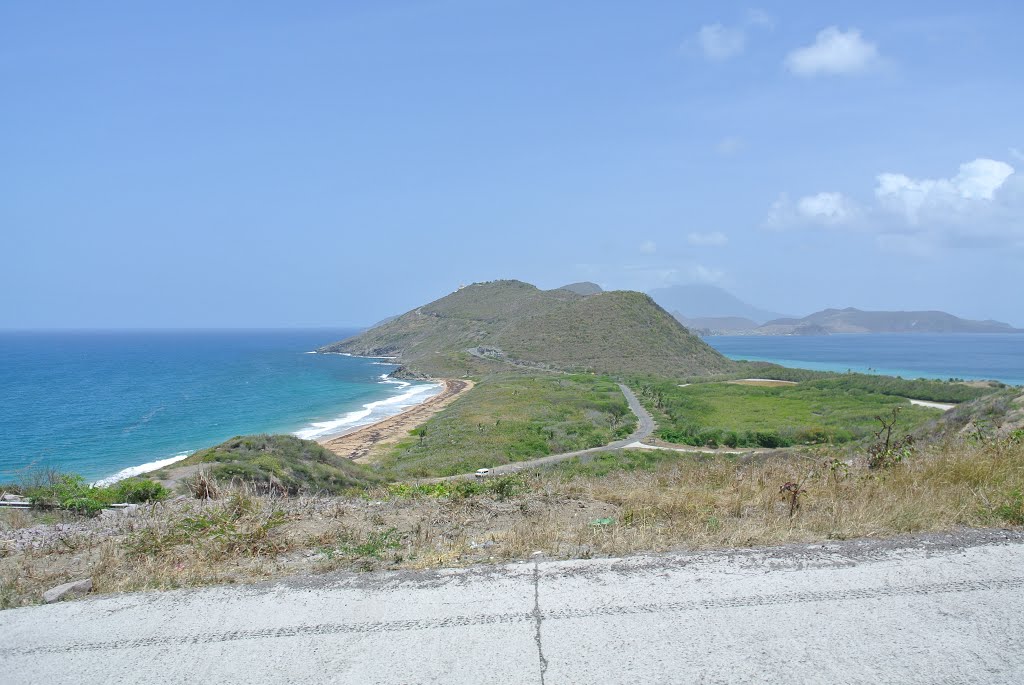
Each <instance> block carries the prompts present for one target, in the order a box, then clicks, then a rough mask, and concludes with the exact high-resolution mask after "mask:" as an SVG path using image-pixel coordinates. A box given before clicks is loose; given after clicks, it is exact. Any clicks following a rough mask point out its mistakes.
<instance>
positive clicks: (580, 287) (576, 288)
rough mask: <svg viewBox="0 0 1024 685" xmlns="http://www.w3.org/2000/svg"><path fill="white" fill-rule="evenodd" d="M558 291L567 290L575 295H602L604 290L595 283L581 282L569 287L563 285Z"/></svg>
mask: <svg viewBox="0 0 1024 685" xmlns="http://www.w3.org/2000/svg"><path fill="white" fill-rule="evenodd" d="M558 290H569V291H572V292H574V293H576V294H577V295H584V296H585V295H596V294H597V293H603V292H604V290H603V289H602V288H601V286H599V285H598V284H597V283H591V282H590V281H581V282H579V283H570V284H569V285H563V286H562V287H561V288H558Z"/></svg>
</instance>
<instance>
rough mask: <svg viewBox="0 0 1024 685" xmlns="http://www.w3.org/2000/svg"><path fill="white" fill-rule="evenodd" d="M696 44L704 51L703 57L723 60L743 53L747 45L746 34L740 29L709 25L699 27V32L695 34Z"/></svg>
mask: <svg viewBox="0 0 1024 685" xmlns="http://www.w3.org/2000/svg"><path fill="white" fill-rule="evenodd" d="M697 42H698V43H699V44H700V49H701V50H703V51H704V56H705V57H707V58H708V59H713V60H723V59H729V58H730V57H735V56H736V55H739V54H741V53H742V52H743V49H744V48H745V47H746V43H747V34H746V32H745V31H744V30H743V29H740V28H730V27H728V26H722V25H721V24H709V25H707V26H701V27H700V31H698V32H697Z"/></svg>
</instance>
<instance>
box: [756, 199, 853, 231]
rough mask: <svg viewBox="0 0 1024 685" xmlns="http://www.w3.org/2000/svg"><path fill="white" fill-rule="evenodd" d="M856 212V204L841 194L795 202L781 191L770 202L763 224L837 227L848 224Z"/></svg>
mask: <svg viewBox="0 0 1024 685" xmlns="http://www.w3.org/2000/svg"><path fill="white" fill-rule="evenodd" d="M858 214H859V211H858V208H857V205H856V204H855V203H854V202H853V201H852V200H850V199H849V198H848V197H846V196H845V195H843V194H842V193H837V192H827V193H818V194H816V195H806V196H804V197H801V198H800V199H799V200H797V201H796V202H795V203H794V202H792V201H790V199H789V196H788V195H786V194H785V193H783V194H782V195H780V196H779V198H778V199H777V200H775V202H773V203H772V206H771V209H770V210H769V211H768V219H767V221H766V222H765V225H766V226H767V227H769V228H775V229H786V228H800V227H806V226H812V225H817V226H840V225H844V224H852V223H853V222H854V220H855V219H856V218H857V216H858Z"/></svg>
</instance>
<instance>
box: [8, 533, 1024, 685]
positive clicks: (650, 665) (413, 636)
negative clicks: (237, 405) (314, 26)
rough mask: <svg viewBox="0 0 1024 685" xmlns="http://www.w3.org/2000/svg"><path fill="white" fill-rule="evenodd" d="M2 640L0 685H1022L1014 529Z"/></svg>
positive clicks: (224, 596)
mask: <svg viewBox="0 0 1024 685" xmlns="http://www.w3.org/2000/svg"><path fill="white" fill-rule="evenodd" d="M0 636H2V637H0V640H2V644H0V680H2V681H3V682H5V683H124V682H132V683H145V682H154V683H202V682H206V683H218V684H219V683H303V684H306V683H433V682H443V683H547V684H549V685H551V684H555V683H805V682H820V683H1020V682H1024V641H1022V636H1024V533H1021V532H1005V531H992V532H965V533H956V534H950V535H936V536H924V537H916V538H908V539H904V540H901V541H896V542H844V543H836V544H827V545H801V546H790V547H782V548H773V549H767V550H750V551H732V552H716V553H706V554H670V555H661V556H648V557H632V558H626V559H601V560H590V561H545V560H535V561H532V562H527V563H520V564H511V565H507V566H500V567H487V568H475V569H466V570H452V571H431V572H418V573H417V572H397V573H374V574H363V575H358V574H342V575H331V576H321V577H314V578H304V579H293V580H290V581H287V582H280V583H273V584H263V585H258V586H248V587H219V588H210V589H203V590H191V591H175V592H163V593H139V594H131V595H122V596H107V597H95V598H91V599H85V600H81V601H75V602H68V603H63V604H55V605H50V606H40V607H29V608H24V609H15V610H10V611H4V612H0Z"/></svg>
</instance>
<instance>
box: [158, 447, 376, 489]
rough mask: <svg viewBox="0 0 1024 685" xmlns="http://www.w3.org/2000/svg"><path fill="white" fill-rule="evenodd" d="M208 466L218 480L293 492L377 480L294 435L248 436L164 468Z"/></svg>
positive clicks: (333, 487) (361, 468)
mask: <svg viewBox="0 0 1024 685" xmlns="http://www.w3.org/2000/svg"><path fill="white" fill-rule="evenodd" d="M200 464H202V465H204V467H205V468H206V469H207V470H208V471H209V472H210V474H211V475H212V476H214V477H215V478H216V479H218V480H220V481H223V482H225V483H226V482H229V481H231V480H233V479H239V480H241V481H243V482H246V483H250V484H253V485H256V486H257V487H261V486H262V487H265V488H267V489H276V490H281V489H283V490H284V491H287V492H288V493H289V494H293V495H294V494H300V493H308V494H315V493H324V494H335V493H339V492H342V491H344V490H347V489H349V488H354V487H364V486H366V485H371V484H373V483H376V482H378V480H379V479H378V478H377V477H376V476H374V475H373V474H371V473H370V472H369V471H367V470H366V469H364V468H363V467H361V466H359V465H357V464H353V463H352V462H351V461H349V460H348V459H343V458H342V457H339V456H338V455H336V454H334V453H333V452H331V451H330V450H328V449H326V448H324V447H322V446H320V444H318V443H316V442H313V441H312V440H301V439H299V438H297V437H295V436H293V435H244V436H239V437H235V438H231V439H230V440H227V441H225V442H223V443H221V444H219V445H217V446H215V447H210V448H207V449H205V450H199V451H198V452H196V453H195V454H193V455H191V456H190V457H188V459H185V460H183V461H180V462H177V463H176V464H174V465H173V466H169V467H167V468H165V469H163V470H162V471H160V472H157V473H156V474H154V475H156V476H157V477H160V476H165V477H166V476H167V475H168V474H172V473H173V472H174V471H178V470H182V467H189V466H196V465H200Z"/></svg>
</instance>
